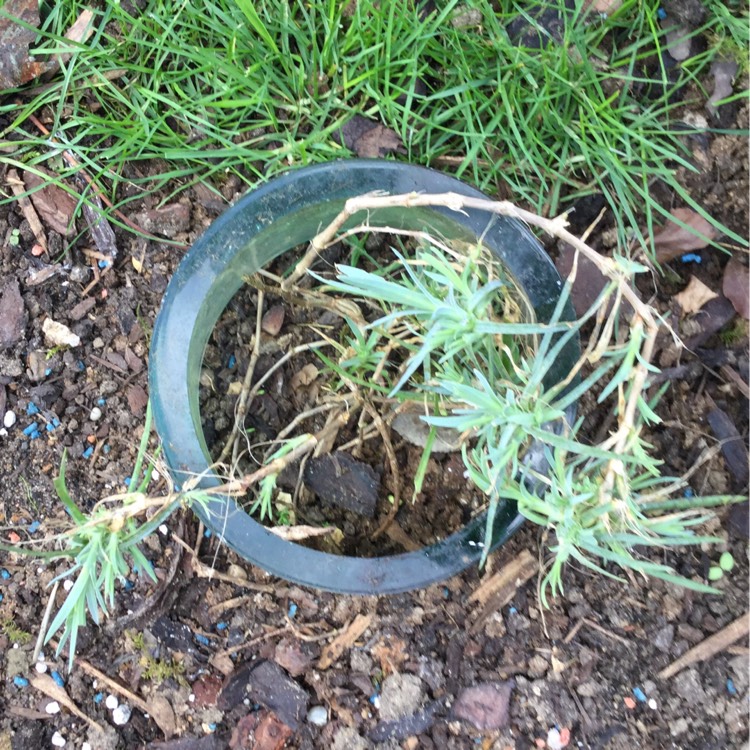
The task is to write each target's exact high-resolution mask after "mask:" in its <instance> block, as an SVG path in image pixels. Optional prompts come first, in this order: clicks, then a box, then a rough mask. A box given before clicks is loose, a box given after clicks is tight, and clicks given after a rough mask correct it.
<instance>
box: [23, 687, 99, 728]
mask: <svg viewBox="0 0 750 750" xmlns="http://www.w3.org/2000/svg"><path fill="white" fill-rule="evenodd" d="M29 681H30V682H31V684H32V685H33V686H34V687H35V688H36V689H37V690H38V691H39V692H40V693H44V694H45V695H46V696H47V697H49V698H52V700H53V701H57V702H58V703H59V704H60V705H61V706H65V708H67V709H68V711H70V713H72V714H73V715H74V716H77V717H78V718H79V719H82V720H83V721H85V722H87V723H88V724H89V725H90V726H92V727H93V728H94V729H98V730H99V731H103V730H102V727H101V725H100V724H99V723H98V722H96V721H94V719H92V718H91V717H89V716H86V714H85V713H83V711H81V709H80V708H78V706H76V704H75V703H74V702H73V700H72V699H71V698H70V697H69V696H68V693H67V692H66V690H65V688H62V687H60V686H59V685H58V684H57V683H56V682H55V681H54V680H53V679H52V678H51V677H50V676H49V675H48V674H35V675H32V676H31V677H30V678H29Z"/></svg>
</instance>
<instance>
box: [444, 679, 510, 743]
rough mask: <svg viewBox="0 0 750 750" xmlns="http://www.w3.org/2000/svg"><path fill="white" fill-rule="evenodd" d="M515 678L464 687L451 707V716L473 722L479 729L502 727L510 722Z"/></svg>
mask: <svg viewBox="0 0 750 750" xmlns="http://www.w3.org/2000/svg"><path fill="white" fill-rule="evenodd" d="M514 687H515V682H514V681H513V680H506V681H505V682H483V683H480V684H479V685H474V686H473V687H468V688H464V689H463V690H461V692H460V693H459V694H458V698H456V702H455V703H454V704H453V707H452V708H451V716H452V717H453V718H455V719H463V720H464V721H468V722H469V723H470V724H473V725H474V726H475V727H476V728H477V729H479V730H482V731H484V730H488V729H502V728H503V727H504V726H506V725H507V724H508V716H509V704H510V694H511V692H512V691H513V688H514Z"/></svg>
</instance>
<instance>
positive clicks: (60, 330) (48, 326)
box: [42, 318, 81, 347]
mask: <svg viewBox="0 0 750 750" xmlns="http://www.w3.org/2000/svg"><path fill="white" fill-rule="evenodd" d="M42 332H43V333H44V340H45V342H46V343H47V345H48V346H70V347H76V346H80V345H81V339H80V338H79V337H78V336H76V334H75V333H73V331H71V330H70V328H68V326H66V325H64V324H63V323H59V322H58V321H56V320H52V318H46V319H45V321H44V323H42Z"/></svg>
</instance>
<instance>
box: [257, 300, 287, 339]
mask: <svg viewBox="0 0 750 750" xmlns="http://www.w3.org/2000/svg"><path fill="white" fill-rule="evenodd" d="M282 325H284V306H283V305H274V306H273V307H271V308H270V309H269V310H268V311H267V312H266V314H265V315H264V316H263V319H262V320H261V322H260V327H261V328H262V329H263V331H264V332H265V333H267V334H268V335H269V336H277V335H278V334H279V331H280V330H281V326H282Z"/></svg>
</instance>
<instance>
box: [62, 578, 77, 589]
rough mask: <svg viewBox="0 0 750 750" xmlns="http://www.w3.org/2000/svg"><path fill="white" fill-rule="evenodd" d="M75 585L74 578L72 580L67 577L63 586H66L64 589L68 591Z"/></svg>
mask: <svg viewBox="0 0 750 750" xmlns="http://www.w3.org/2000/svg"><path fill="white" fill-rule="evenodd" d="M73 586H75V583H74V582H73V581H72V580H71V579H70V578H66V579H65V580H64V581H63V588H64V589H65V590H66V591H70V590H71V589H72V588H73Z"/></svg>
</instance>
